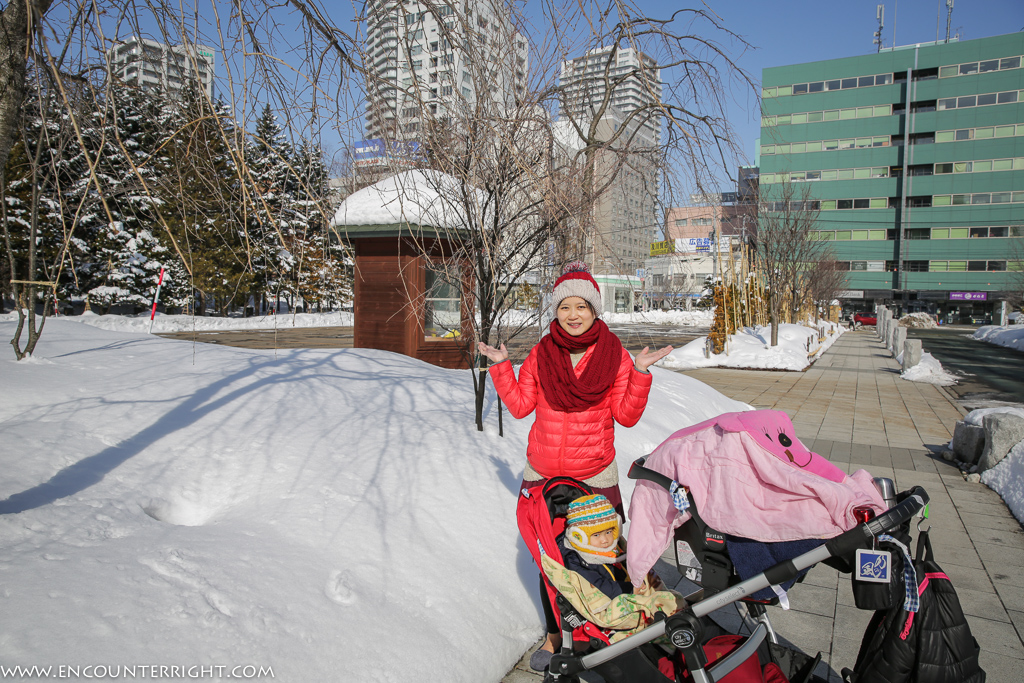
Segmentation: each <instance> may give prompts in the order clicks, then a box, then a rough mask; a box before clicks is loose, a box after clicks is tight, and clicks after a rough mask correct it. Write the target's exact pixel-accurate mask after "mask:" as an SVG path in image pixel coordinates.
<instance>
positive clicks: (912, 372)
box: [896, 351, 958, 387]
mask: <svg viewBox="0 0 1024 683" xmlns="http://www.w3.org/2000/svg"><path fill="white" fill-rule="evenodd" d="M896 362H897V363H902V362H903V354H902V353H901V354H900V355H898V356H897V357H896ZM900 377H901V378H903V379H905V380H908V381H911V382H925V383H927V384H936V385H938V386H940V387H948V386H952V385H954V384H956V383H957V381H958V380H957V378H956V377H955V376H954V375H951V374H949V373H948V372H946V370H945V369H944V368H943V367H942V363H940V362H939V359H938V358H936V357H935V356H933V355H932V354H930V353H928V352H927V351H923V352H922V353H921V362H920V363H918V364H917V365H915V366H913V367H911V368H907V371H906V372H903V373H900Z"/></svg>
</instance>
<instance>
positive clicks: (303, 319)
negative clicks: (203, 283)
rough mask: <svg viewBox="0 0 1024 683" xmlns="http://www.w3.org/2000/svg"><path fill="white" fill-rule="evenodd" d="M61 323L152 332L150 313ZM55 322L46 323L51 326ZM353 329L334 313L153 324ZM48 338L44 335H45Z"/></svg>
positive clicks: (183, 318) (165, 318)
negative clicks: (338, 327)
mask: <svg viewBox="0 0 1024 683" xmlns="http://www.w3.org/2000/svg"><path fill="white" fill-rule="evenodd" d="M17 319H18V314H17V313H5V314H3V315H0V322H2V321H17ZM56 319H58V320H67V321H70V322H76V323H84V324H86V325H92V326H93V327H99V328H100V329H104V330H111V331H117V332H149V313H143V314H139V315H96V314H95V313H91V312H90V313H83V314H82V315H72V316H62V317H60V318H56ZM52 320H54V318H51V319H47V321H46V325H47V326H49V325H50V322H51V321H52ZM337 326H340V327H351V326H352V313H351V312H346V311H333V312H331V313H294V314H293V313H283V314H281V315H261V316H253V317H251V318H221V317H213V316H210V317H204V316H191V315H163V314H161V313H158V314H157V316H156V318H155V319H154V320H153V332H192V331H196V332H207V331H212V330H273V329H274V328H275V327H276V328H285V327H337ZM44 334H45V332H44Z"/></svg>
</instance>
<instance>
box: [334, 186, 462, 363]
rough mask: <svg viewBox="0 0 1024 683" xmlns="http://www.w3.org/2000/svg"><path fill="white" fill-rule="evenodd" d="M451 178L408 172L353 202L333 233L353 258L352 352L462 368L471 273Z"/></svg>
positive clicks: (337, 219)
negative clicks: (381, 353) (369, 351)
mask: <svg viewBox="0 0 1024 683" xmlns="http://www.w3.org/2000/svg"><path fill="white" fill-rule="evenodd" d="M455 182H457V181H456V180H455V179H454V178H452V177H451V176H447V175H445V174H441V173H437V172H431V171H406V172H404V173H400V174H397V175H395V176H391V177H389V178H385V179H383V180H381V181H379V182H377V183H375V184H374V185H371V186H369V187H366V188H363V189H362V190H359V191H358V192H355V193H353V194H352V195H350V196H349V197H348V198H347V199H346V200H345V201H344V202H342V204H341V206H339V207H338V209H337V211H336V212H335V216H334V219H333V220H332V221H331V227H332V228H333V229H334V230H336V231H337V234H338V235H339V236H340V237H341V239H343V240H345V241H347V242H348V243H349V244H350V245H351V246H352V249H353V251H354V253H355V282H354V297H355V330H354V337H355V339H354V343H353V346H355V348H362V349H381V350H384V351H393V352H395V353H401V354H405V355H407V356H412V357H413V358H419V359H420V360H423V361H426V362H428V363H432V364H434V365H439V366H441V367H445V368H467V367H469V362H470V353H469V345H470V344H471V343H472V341H473V324H472V323H473V308H472V301H473V297H472V291H473V290H472V287H473V278H472V269H471V268H470V266H469V263H467V262H465V261H464V260H460V259H459V258H458V254H459V253H461V252H460V250H459V249H460V246H459V243H460V241H461V238H462V235H464V234H465V229H464V226H465V221H463V220H461V218H460V215H461V213H460V211H459V210H458V208H457V206H456V205H455V202H454V201H453V199H452V198H453V197H456V196H458V195H457V194H454V193H452V194H448V192H447V190H452V191H454V189H455V188H454V186H453V183H455Z"/></svg>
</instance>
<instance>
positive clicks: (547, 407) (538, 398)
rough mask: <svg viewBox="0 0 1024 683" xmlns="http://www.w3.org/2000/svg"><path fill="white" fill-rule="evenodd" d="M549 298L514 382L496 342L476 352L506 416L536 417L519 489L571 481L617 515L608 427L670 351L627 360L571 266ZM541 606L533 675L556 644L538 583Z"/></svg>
mask: <svg viewBox="0 0 1024 683" xmlns="http://www.w3.org/2000/svg"><path fill="white" fill-rule="evenodd" d="M552 298H553V299H554V301H557V302H558V304H557V307H556V309H555V315H556V319H555V320H553V321H552V322H551V328H550V334H548V335H545V336H544V338H543V339H541V341H540V343H538V344H537V346H535V347H534V348H533V350H531V351H530V355H529V356H527V358H526V361H525V362H524V363H523V365H522V367H521V368H520V370H519V378H518V380H517V379H516V375H515V372H514V371H513V369H512V363H511V362H510V361H509V360H508V351H507V350H506V349H505V345H504V344H502V345H501V346H500V348H497V349H496V348H494V347H493V346H488V345H486V344H483V343H481V344H479V350H480V353H481V354H483V355H485V356H487V358H489V359H490V360H491V362H492V363H493V365H491V368H490V374H491V379H493V380H494V386H495V388H496V389H497V391H498V395H499V396H500V397H501V400H502V401H503V402H504V403H505V405H506V406H508V410H509V412H510V413H512V415H513V416H514V417H516V418H520V419H521V418H524V417H526V416H527V415H529V414H530V413H532V412H534V411H536V412H537V416H536V418H535V419H534V422H533V427H532V428H531V429H530V437H529V442H528V444H527V447H526V460H527V463H526V469H525V471H524V472H523V485H522V488H532V487H534V486H540V485H541V484H543V483H544V481H545V480H546V479H550V478H551V477H558V476H568V477H573V478H575V479H580V480H582V481H584V482H585V483H586V484H589V485H590V486H591V487H592V488H593V489H594V493H599V494H602V495H603V496H605V497H606V498H608V500H610V501H611V503H612V505H614V506H615V508H616V510H618V512H619V514H620V515H623V517H624V516H625V515H624V513H623V508H622V495H621V494H620V493H619V474H618V472H619V471H618V468H617V466H616V465H615V444H614V442H615V425H614V422H618V423H619V424H621V425H623V426H625V427H632V426H633V425H635V424H636V423H637V421H639V420H640V416H641V415H642V414H643V412H644V408H646V407H647V395H648V393H649V392H650V390H651V375H650V373H649V372H648V370H647V368H648V367H650V366H651V365H652V364H653V363H656V362H657V361H658V360H660V359H661V358H663V357H665V356H666V355H668V354H669V353H670V352H671V351H672V347H671V346H666V347H665V348H663V349H661V350H660V351H650V350H649V349H648V348H644V350H643V351H641V352H640V353H639V354H637V357H636V358H635V359H634V358H632V357H631V356H630V355H629V352H628V351H626V349H625V348H623V346H622V342H620V341H619V338H618V337H616V336H615V335H614V334H613V333H612V331H611V330H609V329H608V326H607V325H606V324H605V323H604V321H603V320H601V319H600V317H599V316H600V314H601V310H602V306H601V293H600V290H599V289H598V287H597V282H596V281H595V280H594V278H593V277H592V276H591V275H590V272H589V270H588V269H587V266H586V264H583V263H580V262H579V261H576V262H573V263H570V264H569V265H567V266H566V267H565V271H564V272H563V274H562V277H560V278H558V280H557V281H556V282H555V287H554V291H553V292H552ZM613 420H614V422H613ZM541 601H542V603H543V605H544V614H545V617H546V619H547V633H548V637H547V640H546V642H545V643H544V644H543V645H542V646H541V648H540V649H539V650H537V651H536V652H535V653H534V654H533V656H532V657H531V658H530V666H531V667H532V668H533V669H534V670H536V671H542V670H543V669H544V667H545V666H546V665H547V663H548V661H549V660H550V658H551V654H552V653H554V652H555V651H556V650H557V649H558V648H559V647H561V634H560V633H559V624H558V621H557V620H556V619H555V617H554V613H553V612H552V610H551V606H550V605H549V604H548V600H547V591H546V590H545V589H544V585H543V578H542V579H541Z"/></svg>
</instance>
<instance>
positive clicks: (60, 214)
mask: <svg viewBox="0 0 1024 683" xmlns="http://www.w3.org/2000/svg"><path fill="white" fill-rule="evenodd" d="M69 94H70V95H72V98H71V99H72V103H73V104H74V103H75V102H77V100H76V99H74V98H73V94H74V91H71V92H70V93H69ZM44 103H45V104H44ZM69 116H70V115H69V112H68V111H67V107H65V106H63V105H62V104H61V103H60V102H59V101H58V98H57V96H56V95H54V94H52V93H46V92H38V91H33V92H32V93H30V95H29V96H28V98H27V101H26V103H25V109H24V119H23V121H24V130H23V134H22V135H21V136H20V139H19V140H18V141H17V142H16V143H15V145H14V146H13V147H12V149H11V153H10V156H9V157H8V162H7V168H6V171H5V178H6V187H5V200H6V201H5V202H4V217H5V218H6V224H5V227H6V232H5V236H6V237H7V238H8V240H9V245H10V255H9V258H6V259H4V261H5V266H7V269H8V273H6V275H7V277H6V278H5V281H4V285H8V284H9V281H10V279H23V280H24V279H29V280H43V281H47V282H57V283H58V287H57V295H58V297H59V298H60V299H64V300H68V299H76V298H79V297H80V296H81V291H80V289H79V286H78V278H77V277H76V273H75V271H74V268H75V266H76V265H77V264H78V263H79V262H80V261H81V257H82V256H83V255H84V254H85V253H86V251H87V242H86V241H85V240H84V239H82V238H81V237H80V236H78V235H75V234H74V233H73V232H72V228H73V226H74V224H75V221H74V219H75V209H76V208H77V204H76V203H74V202H73V201H71V200H70V197H69V196H68V188H70V187H72V185H73V183H74V181H75V180H77V179H79V178H81V177H82V175H83V174H84V173H85V169H86V166H85V157H84V155H83V154H82V151H81V149H80V146H79V144H78V142H77V141H76V140H75V137H74V131H73V129H72V127H71V125H70V122H69ZM33 221H34V222H35V228H36V233H35V234H36V250H35V272H29V265H28V262H29V253H28V252H29V250H28V243H29V235H30V234H31V231H32V227H33ZM11 261H13V266H14V273H10V272H9V271H10V267H11ZM5 290H6V287H5ZM6 291H10V290H6Z"/></svg>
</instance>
